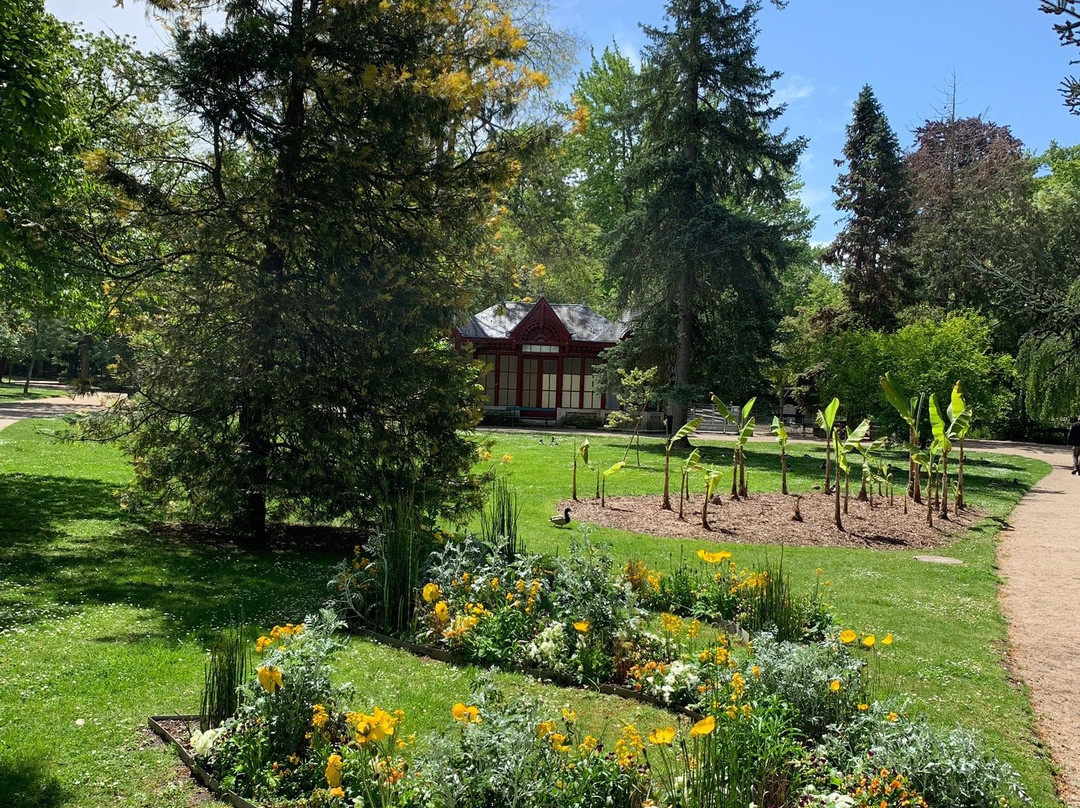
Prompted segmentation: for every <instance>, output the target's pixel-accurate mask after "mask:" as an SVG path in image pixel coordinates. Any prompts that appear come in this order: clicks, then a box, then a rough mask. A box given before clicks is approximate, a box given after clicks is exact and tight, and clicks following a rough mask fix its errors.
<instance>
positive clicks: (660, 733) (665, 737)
mask: <svg viewBox="0 0 1080 808" xmlns="http://www.w3.org/2000/svg"><path fill="white" fill-rule="evenodd" d="M673 740H675V727H664V728H663V729H654V730H653V731H652V732H650V733H649V743H651V744H653V745H654V746H670V745H671V742H672V741H673Z"/></svg>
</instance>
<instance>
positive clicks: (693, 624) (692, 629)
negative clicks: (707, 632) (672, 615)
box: [686, 620, 701, 637]
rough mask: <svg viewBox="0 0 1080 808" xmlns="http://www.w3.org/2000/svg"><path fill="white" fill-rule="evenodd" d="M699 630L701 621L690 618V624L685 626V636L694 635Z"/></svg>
mask: <svg viewBox="0 0 1080 808" xmlns="http://www.w3.org/2000/svg"><path fill="white" fill-rule="evenodd" d="M700 631H701V621H700V620H691V621H690V624H689V625H688V626H687V627H686V636H687V637H696V636H697V635H698V633H699V632H700Z"/></svg>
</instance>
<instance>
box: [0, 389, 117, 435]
mask: <svg viewBox="0 0 1080 808" xmlns="http://www.w3.org/2000/svg"><path fill="white" fill-rule="evenodd" d="M107 405H108V399H107V397H106V396H103V395H90V396H75V397H72V396H68V395H65V396H55V397H54V398H39V399H37V400H36V401H8V402H0V429H3V428H4V427H6V426H11V425H12V424H13V423H15V422H16V421H18V420H20V419H22V418H56V417H58V416H61V415H65V414H67V413H69V412H85V411H86V410H89V409H94V408H97V407H104V406H107Z"/></svg>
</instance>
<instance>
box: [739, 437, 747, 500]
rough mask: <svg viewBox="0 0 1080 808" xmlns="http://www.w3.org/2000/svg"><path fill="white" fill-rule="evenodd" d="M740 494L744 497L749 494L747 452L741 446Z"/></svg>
mask: <svg viewBox="0 0 1080 808" xmlns="http://www.w3.org/2000/svg"><path fill="white" fill-rule="evenodd" d="M739 496H740V497H743V498H744V499H745V498H746V497H748V496H749V493H748V491H747V488H746V452H745V451H743V447H742V446H740V447H739Z"/></svg>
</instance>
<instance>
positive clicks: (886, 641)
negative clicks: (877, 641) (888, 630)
mask: <svg viewBox="0 0 1080 808" xmlns="http://www.w3.org/2000/svg"><path fill="white" fill-rule="evenodd" d="M881 644H882V645H892V644H893V635H892V634H886V635H885V636H884V637H882V638H881Z"/></svg>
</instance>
